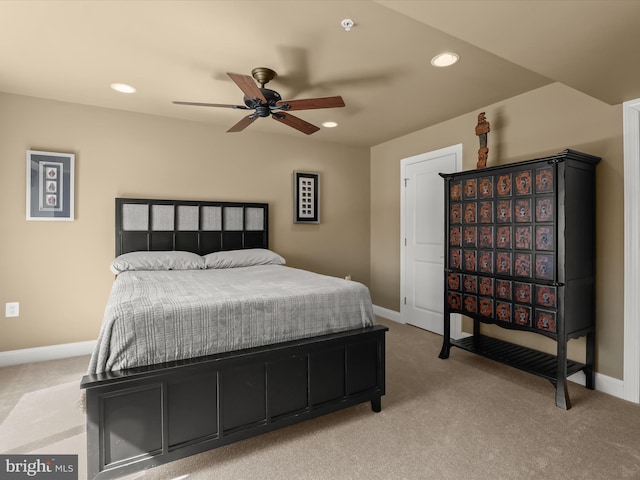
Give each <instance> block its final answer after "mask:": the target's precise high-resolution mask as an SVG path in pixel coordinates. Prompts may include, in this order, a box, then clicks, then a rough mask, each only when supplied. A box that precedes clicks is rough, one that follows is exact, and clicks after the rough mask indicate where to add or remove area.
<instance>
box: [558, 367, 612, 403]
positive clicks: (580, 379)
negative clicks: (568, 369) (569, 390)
mask: <svg viewBox="0 0 640 480" xmlns="http://www.w3.org/2000/svg"><path fill="white" fill-rule="evenodd" d="M567 380H569V381H570V382H574V383H577V384H579V385H583V386H584V385H585V383H586V382H585V375H584V372H578V373H574V374H573V375H571V376H570V377H567ZM595 383H596V390H598V391H599V392H602V393H606V394H608V395H612V396H614V397H618V398H621V399H623V400H624V399H625V398H624V382H623V381H622V380H618V379H617V378H613V377H609V376H607V375H603V374H602V373H598V372H596V378H595Z"/></svg>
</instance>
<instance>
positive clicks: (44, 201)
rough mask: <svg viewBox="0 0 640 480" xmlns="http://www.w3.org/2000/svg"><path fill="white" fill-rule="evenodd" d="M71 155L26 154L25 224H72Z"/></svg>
mask: <svg viewBox="0 0 640 480" xmlns="http://www.w3.org/2000/svg"><path fill="white" fill-rule="evenodd" d="M74 163H75V155H74V154H72V153H55V152H41V151H37V150H27V220H49V221H73V219H74V208H73V205H74V190H73V186H74Z"/></svg>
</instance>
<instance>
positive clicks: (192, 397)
mask: <svg viewBox="0 0 640 480" xmlns="http://www.w3.org/2000/svg"><path fill="white" fill-rule="evenodd" d="M172 216H173V217H172ZM268 216H269V207H268V204H266V203H236V202H207V201H176V200H149V199H128V198H117V199H116V255H120V254H122V253H127V252H131V251H140V250H186V251H192V252H195V253H199V254H201V255H204V254H206V253H210V252H214V251H221V250H235V249H241V248H268V233H269V232H268ZM172 218H173V219H172ZM387 330H388V329H387V327H385V326H381V325H376V326H373V327H368V328H362V329H356V330H349V331H346V332H341V333H335V334H329V335H323V336H318V337H313V338H307V339H302V340H296V341H291V342H286V343H278V344H273V345H268V346H264V347H258V348H252V349H246V350H240V351H234V352H228V353H222V354H217V355H210V356H207V357H201V358H194V359H188V360H182V361H176V362H171V363H165V364H161V365H152V366H148V367H141V368H132V369H127V370H120V371H115V372H109V373H103V374H95V375H86V376H84V377H83V379H82V382H81V388H83V389H84V390H85V392H86V412H87V413H86V415H87V470H88V478H89V479H108V478H117V477H120V476H122V475H127V474H131V473H133V472H137V471H140V470H144V469H148V468H152V467H155V466H158V465H162V464H164V463H167V462H171V461H174V460H177V459H180V458H184V457H187V456H189V455H193V454H196V453H199V452H203V451H206V450H210V449H213V448H217V447H220V446H222V445H226V444H229V443H232V442H236V441H238V440H242V439H245V438H249V437H253V436H255V435H259V434H261V433H265V432H268V431H271V430H274V429H277V428H280V427H284V426H288V425H292V424H295V423H298V422H301V421H304V420H307V419H310V418H313V417H317V416H320V415H324V414H326V413H330V412H333V411H336V410H340V409H343V408H347V407H350V406H353V405H356V404H359V403H363V402H371V407H372V409H373V410H374V411H375V412H379V411H380V410H381V406H382V405H381V397H382V395H384V394H385V332H386V331H387Z"/></svg>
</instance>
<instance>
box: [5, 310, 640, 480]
mask: <svg viewBox="0 0 640 480" xmlns="http://www.w3.org/2000/svg"><path fill="white" fill-rule="evenodd" d="M380 322H381V323H384V324H386V325H388V326H389V327H390V331H389V332H388V335H387V394H386V396H384V397H383V399H382V412H380V413H377V414H376V413H373V412H372V411H371V408H370V405H369V404H363V405H359V406H356V407H353V408H350V409H347V410H344V411H341V412H337V413H334V414H330V415H327V416H324V417H321V418H317V419H313V420H310V421H307V422H304V423H302V424H299V425H294V426H291V427H287V428H284V429H282V430H278V431H275V432H271V433H267V434H265V435H262V436H259V437H256V438H252V439H248V440H245V441H242V442H239V443H236V444H233V445H228V446H225V447H222V448H219V449H217V450H212V451H210V452H205V453H202V454H199V455H196V456H193V457H190V458H187V459H183V460H180V461H177V462H174V463H171V464H168V465H165V466H161V467H158V468H155V469H151V470H148V471H146V472H141V473H138V474H133V475H129V476H127V477H123V478H125V479H126V480H134V479H139V480H178V479H180V480H184V479H188V480H205V479H206V480H210V479H222V480H249V479H260V480H271V479H273V480H276V479H277V480H283V479H286V480H289V479H305V480H306V479H309V480H315V479H317V480H325V479H332V480H333V479H338V480H339V479H345V480H346V479H379V480H392V479H412V480H413V479H416V480H417V479H434V480H446V479H455V480H460V479H470V480H471V479H478V480H485V479H487V480H501V479H509V480H510V479H518V480H520V479H549V480H552V479H562V480H569V479H576V480H578V479H579V480H585V479H598V480H600V479H603V480H606V479H612V480H614V479H615V480H617V479H640V406H638V405H635V404H631V403H629V402H625V401H623V400H620V399H617V398H614V397H611V396H609V395H606V394H603V393H600V392H597V391H591V390H587V389H585V388H584V387H582V386H579V385H576V384H572V383H570V384H569V393H570V396H571V401H572V404H573V408H572V409H571V410H569V411H564V410H561V409H559V408H557V407H556V406H555V404H554V390H553V386H552V385H551V383H550V382H548V381H546V380H543V379H540V378H538V377H535V376H532V375H529V374H527V373H524V372H520V371H518V370H515V369H512V368H509V367H507V366H504V365H501V364H498V363H496V362H492V361H490V360H486V359H483V358H481V357H478V356H475V355H472V354H469V353H467V352H464V351H462V350H460V349H456V348H453V349H452V350H451V356H450V358H449V359H448V360H441V359H439V358H438V353H439V351H440V346H441V337H439V336H436V335H433V334H430V333H428V332H425V331H422V330H420V329H417V328H414V327H411V326H407V325H400V324H396V323H394V322H389V321H386V320H383V319H380ZM87 364H88V358H87V357H78V358H72V359H65V360H57V361H51V362H42V363H34V364H28V365H20V366H13V367H5V368H0V422H1V423H0V453H23V454H27V453H47V454H50V453H57V454H76V453H77V454H78V455H79V468H80V471H81V473H82V474H81V475H80V479H84V478H85V475H84V472H85V469H86V460H85V456H86V447H85V444H84V442H85V436H84V417H83V415H82V413H81V411H80V409H79V407H78V399H79V396H80V394H79V388H78V386H79V381H80V378H81V376H82V375H83V374H84V371H85V369H86V366H87Z"/></svg>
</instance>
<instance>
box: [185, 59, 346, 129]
mask: <svg viewBox="0 0 640 480" xmlns="http://www.w3.org/2000/svg"><path fill="white" fill-rule="evenodd" d="M227 75H229V77H230V78H231V80H233V82H234V83H235V84H236V85H237V86H238V88H240V90H242V93H244V99H243V100H244V105H229V104H219V103H201V102H179V101H174V102H173V103H175V104H177V105H190V106H197V107H219V108H232V109H238V110H253V111H254V112H253V113H251V114H249V115H248V116H246V117H244V118H242V119H241V120H240V121H239V122H238V123H236V124H235V125H234V126H233V127H231V128H230V129H229V130H227V132H229V133H234V132H241V131H242V130H244V129H245V128H247V127H248V126H249V125H251V124H252V123H253V122H254V120H256V119H257V118H258V117H268V116H270V115H271V118H273V119H274V120H277V121H279V122H281V123H284V124H285V125H289V126H290V127H292V128H295V129H296V130H298V131H300V132H302V133H305V134H307V135H311V134H312V133H315V132H317V131H318V130H320V127H317V126H315V125H313V124H311V123H309V122H307V121H305V120H302V119H301V118H298V117H295V116H293V115H291V114H289V113H287V112H289V111H291V110H312V109H318V108H336V107H344V106H345V104H344V100H342V97H324V98H307V99H301V100H282V97H281V96H280V94H279V93H278V92H276V91H275V90H270V89H268V88H265V85H266V84H267V83H269V82H270V81H271V80H273V79H274V78H276V77H277V73H276V72H274V71H273V70H271V69H270V68H267V67H257V68H254V69H253V70H252V71H251V76H249V75H242V74H238V73H229V72H228V73H227ZM254 79H255V81H254ZM256 82H258V84H259V85H260V87H258V85H256Z"/></svg>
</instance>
